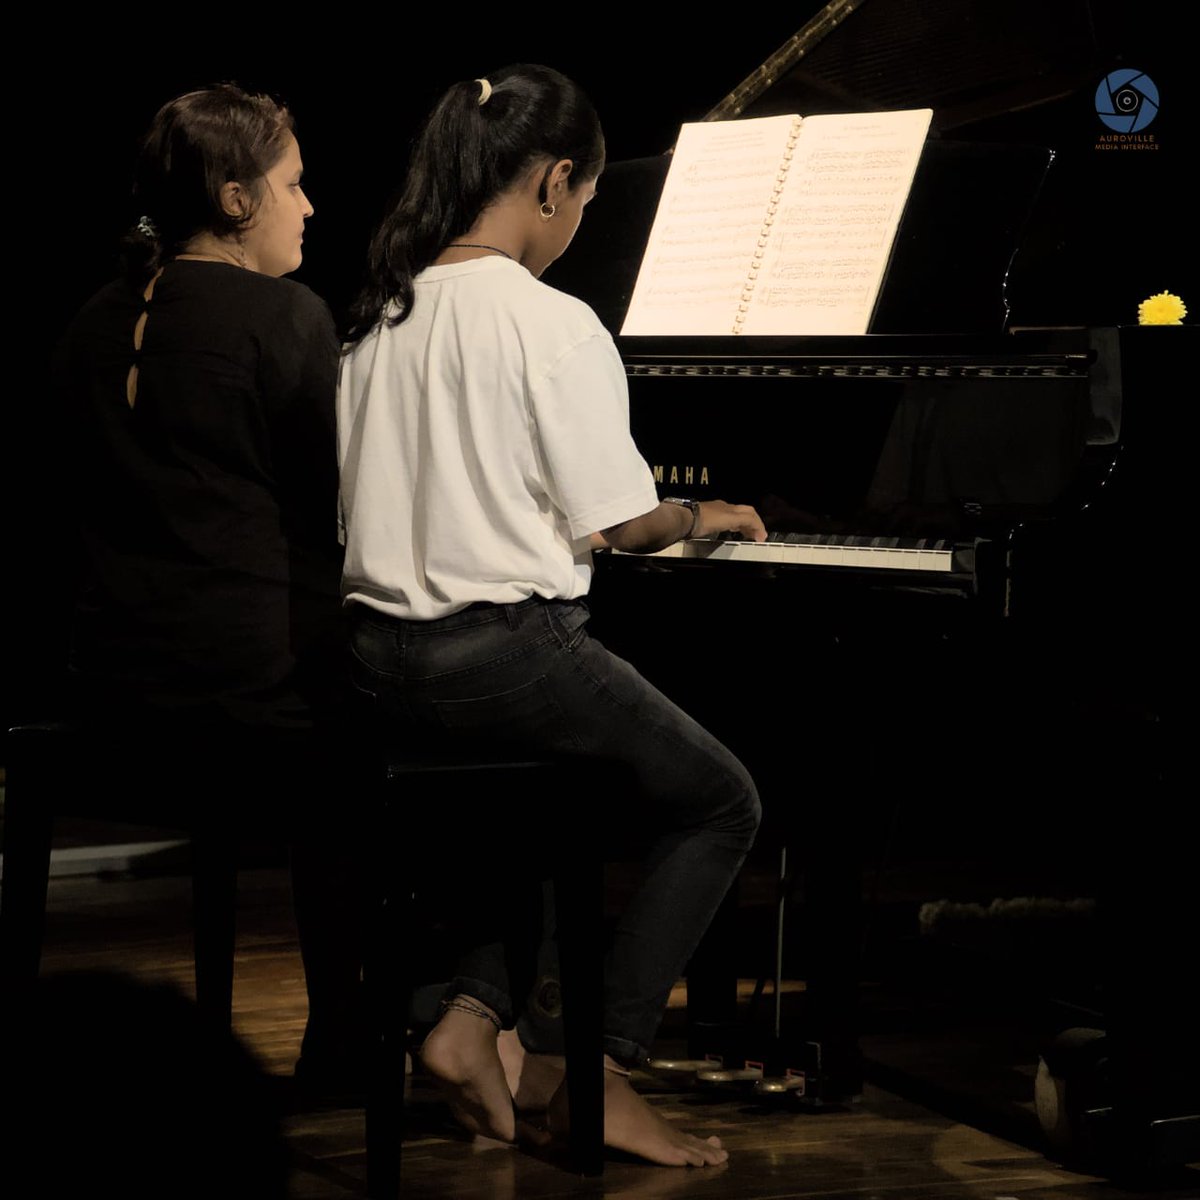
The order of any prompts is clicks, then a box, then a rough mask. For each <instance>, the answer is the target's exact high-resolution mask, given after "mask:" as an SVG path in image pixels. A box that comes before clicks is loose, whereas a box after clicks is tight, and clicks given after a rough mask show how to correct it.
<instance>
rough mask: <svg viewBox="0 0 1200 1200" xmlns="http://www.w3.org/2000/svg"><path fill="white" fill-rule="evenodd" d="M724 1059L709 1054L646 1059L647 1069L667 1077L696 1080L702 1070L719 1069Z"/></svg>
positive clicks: (689, 1080)
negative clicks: (700, 1056) (691, 1056)
mask: <svg viewBox="0 0 1200 1200" xmlns="http://www.w3.org/2000/svg"><path fill="white" fill-rule="evenodd" d="M723 1066H724V1059H722V1058H721V1057H720V1056H719V1055H715V1054H707V1055H705V1056H704V1057H703V1058H651V1059H648V1060H647V1061H646V1070H647V1071H650V1072H651V1073H652V1074H654V1075H661V1076H665V1077H667V1078H672V1077H679V1078H686V1079H687V1081H688V1082H694V1080H695V1078H696V1075H697V1074H699V1072H701V1071H719V1070H720V1069H721V1068H722V1067H723Z"/></svg>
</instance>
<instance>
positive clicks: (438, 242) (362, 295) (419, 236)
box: [346, 65, 604, 343]
mask: <svg viewBox="0 0 1200 1200" xmlns="http://www.w3.org/2000/svg"><path fill="white" fill-rule="evenodd" d="M564 158H568V159H570V160H571V161H572V162H573V163H574V170H572V172H571V176H570V182H571V186H575V185H576V184H578V183H579V182H580V181H582V180H584V179H592V178H595V176H596V175H598V174H599V173H600V170H601V169H602V167H603V166H604V137H603V134H602V133H601V131H600V121H599V118H598V117H597V116H596V111H595V109H594V108H593V107H592V105H591V102H590V101H589V100H588V98H587V97H586V96H585V95H584V94H583V92H582V91H581V90H580V88H579V87H578V86H577V85H576V84H574V83H572V82H571V80H569V79H567V78H566V77H565V76H563V75H560V74H559V73H558V72H557V71H554V70H551V69H550V68H549V67H539V66H525V65H518V66H511V67H505V68H504V69H503V70H501V71H497V72H495V73H494V74H492V75H490V76H488V78H487V79H483V80H480V79H472V80H466V81H463V82H461V83H456V84H454V85H453V86H452V87H451V88H450V89H449V90H448V91H447V92H446V93H445V95H443V96H442V98H441V99H440V100H439V101H438V103H437V105H436V106H435V107H434V109H433V112H432V113H431V114H430V115H429V117H428V119H427V120H426V122H425V125H424V127H423V128H422V130H421V132H420V133H419V134H418V136H417V140H416V143H415V145H414V147H413V152H412V157H411V160H410V162H409V168H408V175H407V177H406V179H405V182H404V186H403V188H402V190H401V192H400V197H399V199H398V200H397V201H396V203H395V204H394V206H393V207H392V209H391V211H390V212H389V213H388V214H387V216H386V217H385V218H384V219H383V222H382V224H381V225H380V227H379V229H378V231H377V232H376V234H375V236H374V238H373V239H372V242H371V247H370V251H369V252H368V256H367V274H366V282H365V283H364V285H363V287H362V289H361V291H360V292H359V294H358V296H357V298H356V299H355V301H354V303H353V304H352V305H351V308H350V315H349V327H348V329H347V333H346V339H347V341H348V342H350V343H354V342H358V341H360V340H361V339H362V338H364V337H366V335H367V334H368V333H370V331H371V330H372V329H374V328H375V326H376V325H378V324H379V323H380V321H382V320H384V319H386V320H387V321H388V323H389V324H390V325H398V324H399V323H400V322H401V321H403V320H404V318H405V317H407V316H408V314H409V311H410V310H411V308H412V303H413V280H414V278H415V277H416V276H417V275H418V274H420V272H421V271H423V270H424V269H425V268H426V267H427V266H429V265H430V263H432V262H433V261H434V259H436V258H437V256H438V255H439V254H440V253H441V252H442V250H443V249H444V248H445V246H446V244H447V243H448V242H452V241H454V240H455V239H456V238H460V237H462V236H463V235H464V234H465V233H466V232H467V231H468V230H469V229H470V228H471V227H472V226H473V225H474V224H475V222H476V220H478V218H479V215H480V213H482V212H483V210H484V209H485V208H487V206H488V205H489V204H491V203H492V202H493V201H494V200H495V199H496V198H497V197H498V196H500V195H502V194H503V193H504V192H506V191H507V190H508V189H509V188H511V187H512V186H513V185H514V184H516V183H518V182H519V181H520V180H521V179H522V178H523V177H524V176H525V174H526V173H527V172H528V171H530V170H531V169H532V168H533V167H535V166H536V165H537V163H538V162H540V161H544V160H546V159H550V160H554V161H557V160H559V159H564ZM389 309H393V310H394V311H391V312H389V311H388V310H389Z"/></svg>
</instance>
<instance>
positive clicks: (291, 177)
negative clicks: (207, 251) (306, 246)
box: [242, 133, 313, 275]
mask: <svg viewBox="0 0 1200 1200" xmlns="http://www.w3.org/2000/svg"><path fill="white" fill-rule="evenodd" d="M303 173H304V164H303V163H302V162H301V160H300V146H299V144H298V143H297V141H296V139H295V138H294V137H292V135H291V134H290V133H289V134H288V135H287V147H286V149H285V150H284V152H283V155H282V157H281V158H280V159H279V161H278V162H276V164H275V165H274V166H273V167H272V168H271V169H270V170H269V171H268V172H267V173H266V174H265V175H264V176H263V195H262V200H261V202H260V203H259V206H258V213H257V214H256V216H255V218H254V222H253V224H252V225H250V227H249V228H248V229H246V230H245V231H244V233H243V235H242V236H243V242H242V245H243V247H244V248H245V251H246V265H247V266H248V267H249V268H250V269H251V270H254V271H258V272H260V273H261V274H263V275H286V274H287V273H288V272H289V271H294V270H295V269H296V268H297V267H298V266H299V265H300V262H301V260H302V258H303V257H304V255H303V251H302V244H303V241H304V222H305V219H306V218H308V217H311V216H312V215H313V206H312V205H311V204H309V202H308V197H307V196H306V195H305V194H304V189H303V188H302V187H301V186H300V177H301V175H303Z"/></svg>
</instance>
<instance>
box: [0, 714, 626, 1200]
mask: <svg viewBox="0 0 1200 1200" xmlns="http://www.w3.org/2000/svg"><path fill="white" fill-rule="evenodd" d="M308 749H311V745H310V747H308ZM285 750H286V752H285ZM332 761H333V759H332V758H331V757H330V756H328V755H322V754H321V753H320V752H319V751H318V752H315V753H309V752H307V750H306V748H305V747H304V744H303V741H302V740H299V741H298V740H294V739H282V740H281V741H277V740H275V739H273V738H271V737H270V736H269V735H268V736H265V737H263V736H254V735H249V734H248V735H246V736H245V737H242V736H238V737H237V738H234V739H233V740H231V742H230V743H229V744H228V745H224V746H214V745H213V744H212V743H211V741H208V740H204V739H197V738H195V737H187V736H184V735H179V736H177V737H175V738H163V737H146V736H144V735H142V736H139V731H133V732H131V733H122V734H121V735H120V736H116V735H114V734H113V733H112V732H111V731H108V730H105V731H100V730H97V729H93V728H89V727H86V726H83V725H79V724H74V723H69V722H42V723H36V724H28V725H21V726H17V727H15V728H13V729H11V730H10V731H9V743H8V756H7V786H6V794H5V806H4V838H3V863H4V873H3V880H2V886H0V987H3V988H6V989H8V988H12V989H13V990H14V993H15V991H16V990H18V989H20V987H21V985H22V984H26V985H28V984H30V983H32V982H33V981H35V980H36V978H37V975H38V970H39V964H40V960H41V950H42V942H43V938H44V930H45V914H46V899H47V888H48V881H49V872H50V850H51V841H52V837H53V832H54V824H55V820H56V818H58V817H61V816H81V817H87V818H89V819H95V820H101V821H112V822H117V823H125V824H136V825H150V826H155V827H159V828H178V829H180V830H182V831H184V832H186V833H188V834H189V835H190V837H191V839H192V847H193V855H194V857H193V868H192V891H193V902H194V911H193V919H194V938H195V964H194V965H195V979H196V1001H197V1007H198V1008H199V1009H200V1011H201V1014H202V1015H203V1016H204V1017H205V1018H206V1019H207V1020H209V1021H211V1022H213V1023H215V1024H218V1025H219V1026H221V1027H223V1028H225V1029H228V1028H229V1027H230V1024H231V1018H232V999H233V954H234V915H235V906H236V890H237V853H238V846H239V843H240V841H241V840H242V839H243V838H245V837H247V836H252V835H253V836H263V837H264V838H270V839H272V840H276V841H280V840H289V839H290V838H291V837H293V836H295V835H296V834H297V832H303V831H304V830H305V829H308V831H309V832H311V827H309V826H307V824H306V821H307V817H308V815H309V812H308V807H307V805H305V804H304V803H303V802H301V803H297V802H296V798H297V797H298V796H299V797H304V796H308V795H311V794H313V793H314V792H315V791H316V792H319V791H320V790H321V789H322V787H328V786H331V784H332V782H333V781H332V779H331V778H330V777H329V776H325V777H324V778H322V774H321V772H323V771H324V770H325V769H326V768H328V767H329V766H330V764H331V763H332ZM366 770H367V771H368V772H369V774H363V773H362V772H356V773H355V774H356V782H358V781H360V780H365V781H366V783H367V786H368V788H375V787H377V789H378V791H377V795H376V796H369V797H367V799H368V818H367V819H368V820H369V821H371V822H372V828H373V833H374V834H375V836H374V838H373V845H375V846H378V847H379V848H380V853H379V855H378V856H376V857H375V861H374V862H373V864H371V865H370V867H369V870H370V873H371V879H372V884H373V887H372V891H373V895H374V899H375V904H374V905H373V913H372V917H371V925H370V928H369V929H368V931H367V939H366V951H365V962H364V984H365V992H366V999H367V1010H368V1019H369V1020H370V1022H371V1035H372V1039H373V1041H374V1043H375V1044H376V1046H377V1047H378V1052H377V1053H375V1054H373V1055H372V1056H371V1059H370V1062H369V1065H368V1080H367V1096H366V1105H365V1107H366V1157H367V1176H368V1194H369V1195H370V1196H371V1197H372V1200H379V1198H382V1197H388V1198H389V1200H390V1197H393V1196H395V1195H397V1194H398V1189H399V1179H400V1146H401V1116H402V1109H403V1096H404V1080H405V1075H404V1057H405V1044H406V1038H407V1032H408V1030H407V1020H406V1017H407V1014H408V1013H409V1010H410V994H411V987H410V983H409V980H408V979H407V977H406V971H405V954H404V950H403V947H405V946H407V945H409V944H410V942H409V940H408V936H407V935H408V934H409V930H408V928H407V923H408V912H409V905H408V904H407V903H405V902H404V901H406V900H409V899H411V897H412V894H413V888H412V880H413V878H414V877H415V875H414V872H415V866H416V862H417V858H418V856H420V855H422V854H425V853H426V852H427V850H428V845H429V844H430V843H429V842H428V841H427V840H426V839H425V838H420V837H414V836H413V829H414V825H417V824H424V825H428V823H429V822H428V821H427V820H426V821H423V822H417V821H415V819H414V817H415V815H416V814H434V815H440V817H441V818H442V820H443V821H445V820H446V819H447V818H448V819H449V820H453V819H455V817H456V816H457V815H458V814H459V812H460V806H459V804H458V801H459V800H460V799H461V800H462V802H463V804H464V805H465V804H467V803H469V802H470V799H471V798H472V797H475V798H478V797H480V796H486V797H488V798H489V804H488V811H489V812H494V811H495V808H496V805H495V804H494V803H493V802H492V799H491V798H493V797H499V798H502V799H506V798H507V797H509V796H511V795H513V794H515V793H520V794H521V795H522V796H528V797H530V798H531V799H533V800H535V801H537V800H545V801H546V802H547V803H546V808H547V809H551V808H552V804H551V803H550V802H552V801H554V800H555V799H557V798H560V797H561V796H562V795H564V794H568V792H570V793H572V794H574V795H575V796H576V797H577V798H578V797H579V795H580V792H581V791H584V792H587V793H588V794H589V795H590V796H592V797H593V798H594V799H595V802H596V804H597V805H598V806H599V805H600V801H601V800H602V799H603V797H604V796H605V795H606V794H609V793H610V790H611V789H612V788H614V787H627V786H628V782H627V780H626V778H625V776H624V773H623V772H622V773H621V777H620V779H619V780H618V779H615V778H614V773H615V772H617V771H618V770H620V769H619V768H616V767H615V766H614V767H612V768H610V767H609V765H608V764H605V763H601V762H598V761H590V760H589V761H588V763H587V764H586V769H581V766H580V762H579V760H578V759H576V760H574V761H573V762H572V761H568V760H561V761H560V760H552V759H543V760H530V761H509V760H502V759H495V760H479V759H476V760H465V759H463V758H462V757H459V756H450V755H445V756H441V757H437V756H432V757H424V758H421V759H416V758H412V759H409V758H402V757H398V756H390V757H388V758H387V759H386V762H385V763H384V764H383V767H382V770H380V769H379V766H378V764H377V763H372V764H370V766H369V767H368V768H366ZM314 772H316V773H315V774H314ZM372 777H373V780H374V782H373V783H372V782H371V780H372ZM98 780H100V781H105V780H107V781H108V784H107V786H106V785H105V784H104V783H103V782H101V783H100V784H99V785H98V783H97V781H98ZM342 782H343V786H344V784H345V780H344V779H343V781H342ZM372 800H374V801H377V803H374V804H371V803H370V801H372ZM600 810H601V811H602V808H600ZM575 811H593V810H592V809H590V808H587V807H585V808H583V809H577V810H575ZM570 836H571V841H572V842H573V843H576V844H567V846H566V850H567V853H565V854H563V855H560V856H559V857H558V860H557V863H556V867H557V872H556V875H555V878H554V888H555V910H556V919H557V926H558V937H559V957H560V975H561V980H560V984H561V989H562V995H563V1001H564V1003H563V1011H564V1021H563V1026H564V1035H565V1043H566V1044H565V1052H566V1059H567V1087H568V1093H569V1101H570V1108H571V1115H572V1120H571V1135H570V1157H571V1162H572V1165H573V1166H574V1168H575V1169H576V1170H577V1171H578V1172H579V1173H580V1174H583V1175H598V1174H600V1173H601V1171H602V1169H603V1149H604V1147H603V1142H604V1114H603V1074H602V1070H603V1067H602V1063H603V991H604V989H603V956H602V953H601V951H600V947H601V945H602V944H603V911H604V905H603V897H604V893H603V862H602V860H601V859H600V857H599V856H598V855H597V854H596V853H595V852H594V850H593V849H592V848H590V847H589V846H588V844H587V843H586V841H585V840H584V839H585V838H586V836H587V831H572V832H571V835H570ZM393 851H395V852H397V853H396V854H393V853H392V852H393ZM397 857H398V859H399V861H398V862H397ZM10 1032H11V1031H10Z"/></svg>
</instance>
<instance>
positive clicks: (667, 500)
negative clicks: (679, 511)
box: [662, 496, 700, 541]
mask: <svg viewBox="0 0 1200 1200" xmlns="http://www.w3.org/2000/svg"><path fill="white" fill-rule="evenodd" d="M662 502H663V503H664V504H678V505H679V507H680V508H690V509H691V510H692V526H691V528H690V529H689V530H688V531H687V533H685V534H684V535H683V538H681V539H680V541H682V540H684V538H690V537H695V535H696V526H697V525H699V524H700V501H699V500H688V499H685V498H684V497H683V496H664V497H663V498H662Z"/></svg>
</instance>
